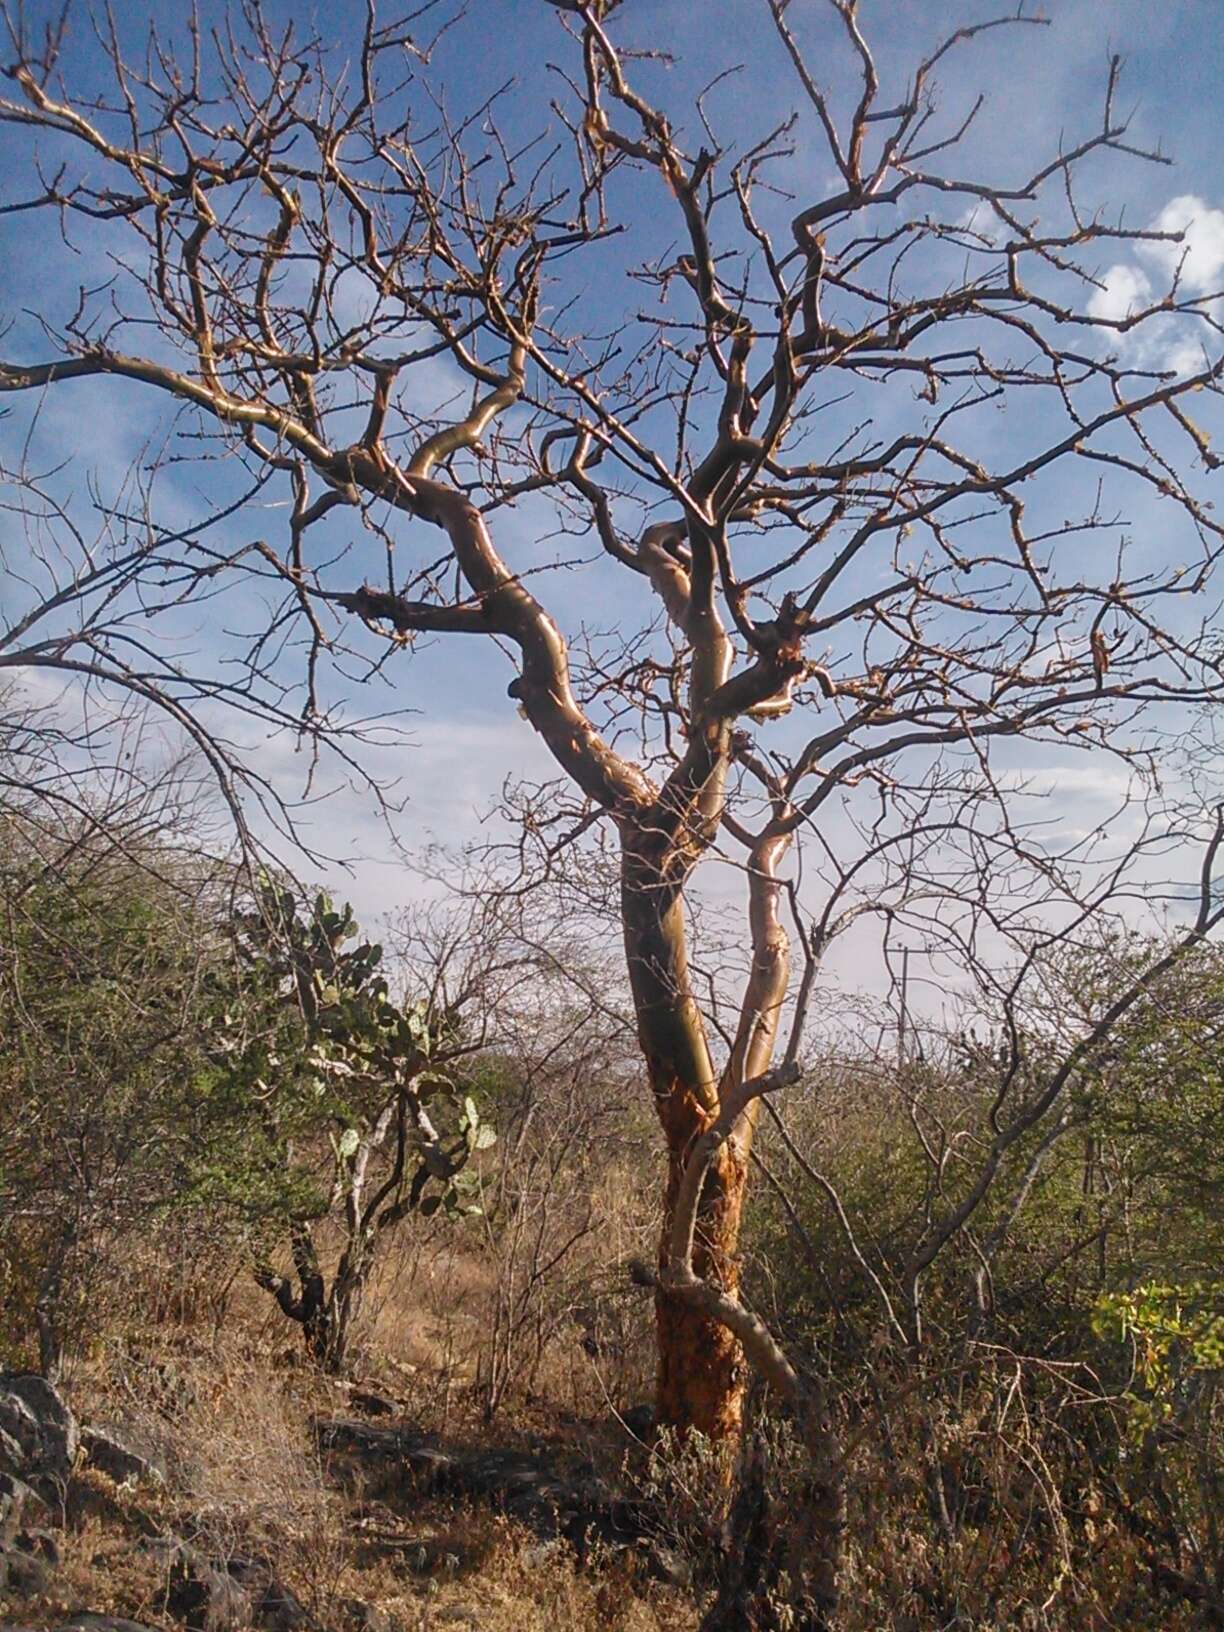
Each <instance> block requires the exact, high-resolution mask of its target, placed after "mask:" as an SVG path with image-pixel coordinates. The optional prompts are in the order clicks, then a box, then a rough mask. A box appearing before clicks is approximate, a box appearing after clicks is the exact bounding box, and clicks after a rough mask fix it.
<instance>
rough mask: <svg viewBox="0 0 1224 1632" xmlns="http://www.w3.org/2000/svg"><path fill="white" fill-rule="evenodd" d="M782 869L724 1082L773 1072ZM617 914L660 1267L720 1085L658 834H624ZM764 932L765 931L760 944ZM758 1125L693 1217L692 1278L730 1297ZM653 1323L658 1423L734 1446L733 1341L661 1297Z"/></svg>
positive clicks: (757, 880) (747, 1126)
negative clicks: (650, 1120)
mask: <svg viewBox="0 0 1224 1632" xmlns="http://www.w3.org/2000/svg"><path fill="white" fill-rule="evenodd" d="M775 861H776V856H775V854H774V852H773V851H772V850H771V851H770V852H769V854H768V855H767V856H765V858H764V861H763V863H761V864H760V865H759V866H756V867H755V870H754V872H753V874H752V875H750V876H751V877H752V879H753V892H754V921H753V932H754V933H753V940H754V966H753V972H752V976H751V978H750V980H749V989H748V994H747V997H746V1001H745V1008H744V1018H743V1019H742V1021H741V1026H740V1034H739V1036H738V1037H737V1039H736V1044H735V1047H734V1049H733V1051H732V1057H731V1060H730V1062H729V1063H728V1067H727V1073H726V1076H728V1077H730V1076H736V1075H739V1076H742V1074H743V1073H744V1071H745V1070H751V1071H752V1072H754V1073H756V1072H759V1071H761V1070H763V1069H764V1067H765V1065H766V1064H767V1063H768V1056H769V1052H770V1049H771V1047H772V1040H773V1035H774V1029H775V1022H776V1016H777V1009H778V1005H779V1003H780V1000H781V999H780V996H778V993H779V992H784V991H785V986H786V978H787V958H786V943H785V937H784V936H780V935H778V934H776V933H774V930H775V928H776V924H775V917H776V914H775V913H774V910H773V906H774V894H775V888H776V887H775V885H774V882H773V877H772V869H773V866H774V863H775ZM762 900H763V901H764V902H765V907H766V910H765V912H764V914H763V915H762V913H761V911H760V907H761V902H762ZM621 907H622V914H623V921H624V928H625V950H626V956H627V959H628V965H629V979H630V985H631V987H632V991H633V999H634V1007H635V1011H636V1015H637V1022H638V1036H639V1040H640V1043H641V1047H642V1053H643V1055H644V1057H645V1061H646V1067H647V1071H648V1073H649V1079H650V1086H651V1090H652V1092H653V1094H654V1098H655V1108H656V1110H657V1112H658V1115H659V1119H660V1121H661V1122H662V1124H663V1130H664V1134H665V1136H666V1141H667V1164H668V1165H667V1189H666V1204H665V1209H664V1212H665V1216H664V1222H663V1235H662V1240H661V1242H660V1263H661V1264H662V1263H663V1262H664V1261H665V1258H666V1251H667V1246H666V1243H667V1239H668V1232H669V1230H670V1227H671V1221H672V1217H673V1213H674V1208H675V1203H676V1198H677V1194H678V1191H679V1186H680V1178H681V1175H682V1173H683V1170H684V1163H685V1160H686V1158H687V1156H688V1153H689V1151H690V1150H691V1148H692V1146H693V1143H694V1141H695V1140H696V1139H697V1138H699V1137H700V1135H701V1134H702V1133H704V1132H705V1130H706V1128H707V1127H708V1126H709V1125H710V1123H711V1122H712V1121H713V1120H714V1118H715V1116H716V1115H717V1114H718V1109H719V1104H720V1084H719V1083H718V1082H717V1080H716V1078H715V1073H714V1068H713V1062H712V1060H711V1057H710V1051H709V1046H708V1044H707V1041H706V1035H705V1028H704V1025H703V1023H702V1018H701V1013H700V1010H699V1009H698V1006H697V1004H696V1002H695V1000H694V998H693V995H692V989H691V984H690V979H689V969H688V954H687V948H686V944H685V926H684V905H683V899H682V895H681V888H680V883H679V882H675V881H674V880H669V878H668V877H667V873H666V870H665V868H664V866H663V865H662V864H661V863H660V860H659V857H658V852H657V849H656V835H655V833H654V832H653V831H651V830H646V831H645V832H641V831H637V832H633V831H630V832H627V833H626V835H625V847H624V854H623V871H622V899H621ZM761 928H763V929H764V930H766V931H768V933H761V934H758V929H761ZM755 1115H756V1108H755V1106H753V1107H752V1108H751V1109H750V1110H749V1112H748V1113H747V1114H746V1115H745V1116H744V1118H743V1119H742V1127H741V1128H740V1130H739V1131H738V1134H737V1136H736V1137H734V1138H731V1139H729V1140H728V1141H727V1142H726V1144H725V1145H723V1146H722V1148H721V1149H720V1150H719V1152H718V1154H717V1156H716V1158H715V1159H714V1161H713V1162H712V1163H711V1164H710V1169H709V1172H708V1173H707V1175H706V1179H705V1183H704V1185H703V1187H702V1192H701V1201H700V1205H699V1209H698V1215H697V1229H696V1234H695V1237H694V1247H693V1269H694V1271H695V1273H696V1274H697V1275H699V1276H700V1277H701V1278H702V1279H703V1280H706V1281H709V1282H710V1283H711V1284H712V1285H716V1286H719V1287H722V1288H723V1289H725V1290H726V1291H729V1292H735V1290H736V1289H737V1287H738V1283H739V1264H738V1259H737V1256H736V1254H737V1249H738V1244H739V1231H740V1220H741V1217H742V1214H743V1206H744V1195H745V1190H746V1185H747V1176H748V1151H749V1145H750V1142H751V1137H752V1130H753V1126H754V1122H755ZM656 1321H657V1329H658V1345H659V1371H658V1384H657V1397H656V1412H657V1420H658V1422H659V1423H660V1425H662V1426H665V1427H668V1428H670V1429H672V1430H673V1431H675V1432H677V1433H679V1434H680V1435H684V1434H687V1433H690V1432H693V1431H696V1432H698V1433H701V1434H704V1435H705V1436H706V1437H707V1438H709V1439H711V1440H713V1441H715V1442H725V1441H727V1440H734V1439H735V1438H737V1437H738V1435H739V1431H740V1427H741V1423H742V1420H743V1408H744V1391H745V1387H746V1383H747V1368H746V1366H745V1363H744V1357H743V1353H742V1351H741V1349H740V1345H739V1341H738V1339H737V1338H736V1337H735V1336H734V1334H733V1333H732V1332H731V1331H729V1330H728V1328H727V1326H726V1325H725V1324H724V1323H723V1322H722V1321H720V1320H717V1319H715V1318H713V1317H712V1316H710V1315H708V1314H706V1313H705V1312H704V1311H702V1310H700V1309H695V1308H693V1307H692V1305H691V1304H689V1303H685V1302H683V1301H681V1300H679V1299H677V1298H675V1297H674V1296H673V1295H672V1294H671V1293H669V1292H667V1291H666V1290H664V1289H662V1288H660V1290H659V1293H658V1296H657V1299H656Z"/></svg>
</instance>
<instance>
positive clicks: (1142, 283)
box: [1088, 263, 1152, 323]
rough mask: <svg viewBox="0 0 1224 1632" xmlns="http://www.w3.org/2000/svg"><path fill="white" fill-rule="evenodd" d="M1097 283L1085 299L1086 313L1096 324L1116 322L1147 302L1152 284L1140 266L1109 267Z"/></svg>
mask: <svg viewBox="0 0 1224 1632" xmlns="http://www.w3.org/2000/svg"><path fill="white" fill-rule="evenodd" d="M1101 284H1102V287H1101V288H1099V289H1094V290H1093V292H1092V296H1091V298H1090V299H1089V301H1088V315H1089V317H1093V318H1095V319H1096V320H1097V322H1098V323H1120V322H1122V320H1123V319H1124V318H1128V317H1133V316H1134V314H1135V313H1136V312H1140V311H1142V310H1143V308H1144V307H1145V306H1147V305H1150V303H1151V298H1152V286H1151V284H1150V283H1149V282H1148V279H1147V275H1146V273H1145V272H1144V271H1143V269H1142V268H1141V267H1138V266H1125V265H1123V264H1122V263H1119V264H1118V265H1117V266H1111V267H1110V269H1109V271H1108V272H1106V274H1105V276H1104V278H1102V280H1101Z"/></svg>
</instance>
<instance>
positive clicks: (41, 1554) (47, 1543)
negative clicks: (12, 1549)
mask: <svg viewBox="0 0 1224 1632" xmlns="http://www.w3.org/2000/svg"><path fill="white" fill-rule="evenodd" d="M16 1546H17V1548H18V1550H19V1551H20V1552H23V1553H30V1554H32V1556H33V1557H35V1558H41V1559H45V1560H46V1562H47V1563H48V1564H59V1563H60V1562H62V1558H61V1554H60V1544H59V1541H58V1540H57V1539H56V1537H55V1536H54V1535H53V1534H52V1532H51V1531H50V1530H40V1529H37V1528H31V1529H28V1530H19V1531H18V1533H17V1541H16Z"/></svg>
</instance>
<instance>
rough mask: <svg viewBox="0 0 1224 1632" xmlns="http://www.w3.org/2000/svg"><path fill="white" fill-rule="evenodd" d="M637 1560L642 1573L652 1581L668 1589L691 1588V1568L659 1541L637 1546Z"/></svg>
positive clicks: (677, 1554) (674, 1551) (673, 1550)
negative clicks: (660, 1583)
mask: <svg viewBox="0 0 1224 1632" xmlns="http://www.w3.org/2000/svg"><path fill="white" fill-rule="evenodd" d="M637 1554H638V1559H639V1560H640V1565H641V1569H642V1571H643V1573H644V1574H645V1575H646V1576H648V1577H649V1579H650V1580H652V1581H661V1582H663V1583H664V1584H665V1585H666V1586H669V1587H686V1588H687V1587H691V1586H692V1584H693V1567H692V1565H691V1564H690V1563H689V1562H688V1560H687V1559H686V1558H684V1557H683V1555H682V1554H680V1553H678V1552H676V1550H675V1549H674V1548H673V1547H665V1546H664V1545H663V1543H662V1542H661V1541H647V1542H643V1543H641V1544H640V1545H639V1546H638V1549H637Z"/></svg>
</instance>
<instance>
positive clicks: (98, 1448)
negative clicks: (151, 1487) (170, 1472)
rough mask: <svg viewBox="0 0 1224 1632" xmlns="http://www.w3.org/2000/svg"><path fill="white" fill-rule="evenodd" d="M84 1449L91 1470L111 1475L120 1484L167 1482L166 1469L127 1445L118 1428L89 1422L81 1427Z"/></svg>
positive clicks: (159, 1483) (156, 1483) (82, 1446)
mask: <svg viewBox="0 0 1224 1632" xmlns="http://www.w3.org/2000/svg"><path fill="white" fill-rule="evenodd" d="M81 1448H82V1449H83V1451H84V1453H85V1460H86V1461H87V1462H88V1463H89V1465H90V1467H93V1468H98V1469H99V1470H100V1471H101V1472H102V1473H105V1474H107V1475H108V1476H109V1477H110V1478H111V1479H113V1480H114V1481H115V1483H116V1484H117V1485H121V1484H123V1483H124V1482H125V1481H126V1480H128V1479H135V1480H137V1481H142V1482H144V1483H146V1484H155V1485H161V1484H164V1483H165V1475H164V1474H163V1473H162V1470H161V1469H160V1468H159V1467H158V1466H157V1465H156V1463H154V1462H151V1461H150V1460H149V1458H148V1457H147V1456H142V1455H141V1454H140V1453H139V1452H138V1451H137V1450H135V1449H134V1447H133V1446H131V1445H130V1444H128V1443H127V1441H126V1439H125V1438H124V1437H123V1436H122V1434H121V1432H120V1431H119V1430H118V1429H114V1428H103V1427H100V1426H99V1425H98V1424H96V1423H85V1424H84V1425H83V1426H82V1428H81Z"/></svg>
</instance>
